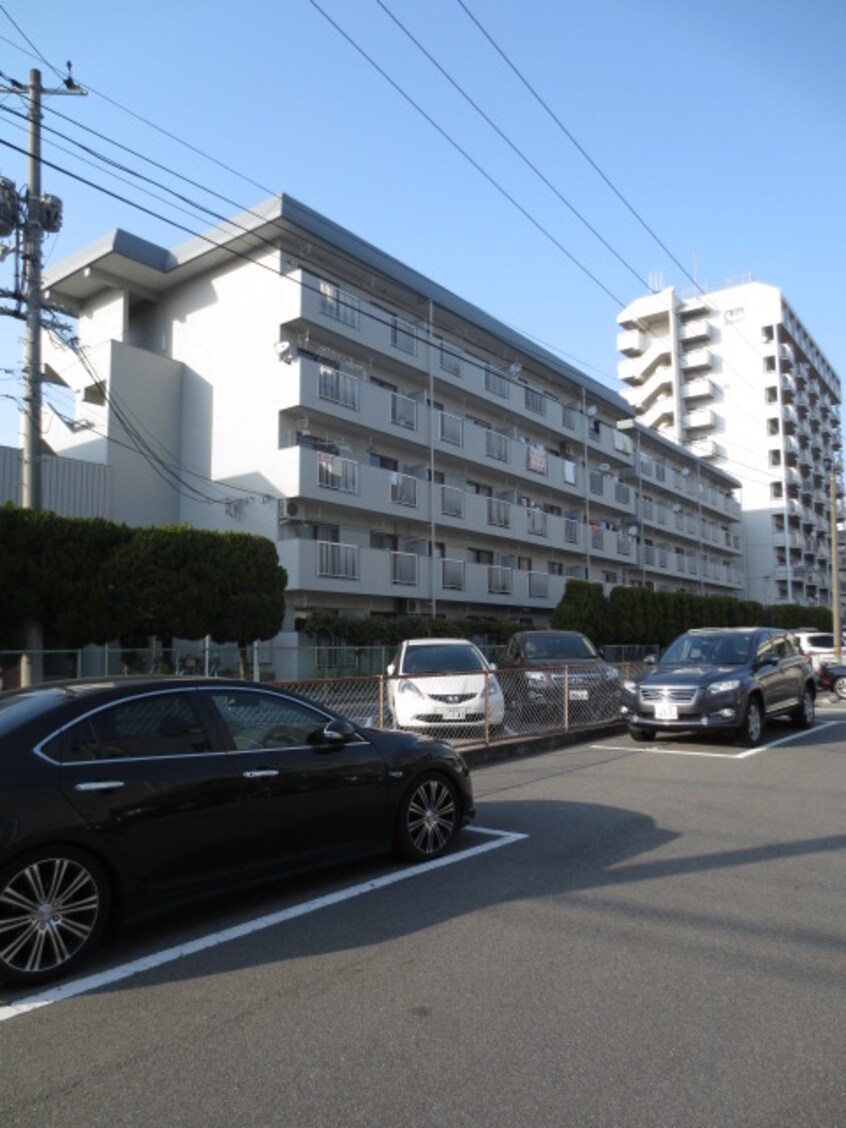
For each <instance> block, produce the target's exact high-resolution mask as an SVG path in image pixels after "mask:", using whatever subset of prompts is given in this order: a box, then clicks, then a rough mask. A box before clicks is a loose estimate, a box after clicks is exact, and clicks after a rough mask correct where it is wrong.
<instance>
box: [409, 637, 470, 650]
mask: <svg viewBox="0 0 846 1128" xmlns="http://www.w3.org/2000/svg"><path fill="white" fill-rule="evenodd" d="M401 645H403V646H476V644H475V642H471V641H470V639H469V638H407V639H406V640H405V641H404V642H403V643H402V644H401ZM476 649H478V647H477V648H476Z"/></svg>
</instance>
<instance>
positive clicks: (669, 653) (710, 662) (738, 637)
mask: <svg viewBox="0 0 846 1128" xmlns="http://www.w3.org/2000/svg"><path fill="white" fill-rule="evenodd" d="M751 643H752V635H749V634H734V633H732V634H712V635H696V634H686V635H682V636H681V637H680V638H677V639H676V640H675V642H673V643H671V644H670V645H669V646H668V647H667V649H666V651H665V652H664V654H663V655H662V657H661V661H662V663H664V664H665V665H672V666H701V665H706V666H740V665H742V664H743V663H744V662H748V660H749V651H750V646H751Z"/></svg>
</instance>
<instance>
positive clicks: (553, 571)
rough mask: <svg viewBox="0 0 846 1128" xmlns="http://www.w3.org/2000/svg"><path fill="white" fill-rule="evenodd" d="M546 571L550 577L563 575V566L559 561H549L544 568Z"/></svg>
mask: <svg viewBox="0 0 846 1128" xmlns="http://www.w3.org/2000/svg"><path fill="white" fill-rule="evenodd" d="M546 570H547V572H549V574H550V576H563V575H564V565H563V564H562V563H561V561H560V560H550V561H549V562H548V564H547V566H546Z"/></svg>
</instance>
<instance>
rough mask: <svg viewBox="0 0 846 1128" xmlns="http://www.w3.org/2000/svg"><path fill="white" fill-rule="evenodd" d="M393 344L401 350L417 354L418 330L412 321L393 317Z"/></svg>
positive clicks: (412, 354)
mask: <svg viewBox="0 0 846 1128" xmlns="http://www.w3.org/2000/svg"><path fill="white" fill-rule="evenodd" d="M391 344H392V345H393V346H394V348H395V349H399V350H400V352H405V353H410V354H411V356H415V355H416V354H417V331H416V326H415V325H414V324H413V323H412V322H411V321H404V320H403V319H402V318H401V317H392V318H391Z"/></svg>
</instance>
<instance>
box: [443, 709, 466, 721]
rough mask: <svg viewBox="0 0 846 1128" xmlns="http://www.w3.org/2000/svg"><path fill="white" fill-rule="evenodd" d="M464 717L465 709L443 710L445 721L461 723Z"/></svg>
mask: <svg viewBox="0 0 846 1128" xmlns="http://www.w3.org/2000/svg"><path fill="white" fill-rule="evenodd" d="M466 716H467V710H466V709H444V720H445V721H463V720H464V718H465V717H466Z"/></svg>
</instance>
